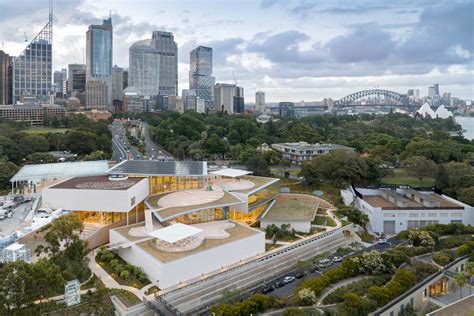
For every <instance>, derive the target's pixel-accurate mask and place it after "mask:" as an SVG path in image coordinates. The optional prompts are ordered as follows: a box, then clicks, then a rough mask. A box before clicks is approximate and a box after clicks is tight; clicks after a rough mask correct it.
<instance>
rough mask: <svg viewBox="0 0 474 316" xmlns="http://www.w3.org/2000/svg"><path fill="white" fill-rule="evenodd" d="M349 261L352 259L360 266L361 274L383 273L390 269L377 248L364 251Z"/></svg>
mask: <svg viewBox="0 0 474 316" xmlns="http://www.w3.org/2000/svg"><path fill="white" fill-rule="evenodd" d="M349 261H352V262H353V263H354V264H355V265H356V266H357V267H358V270H359V273H361V274H369V273H370V274H381V273H385V272H387V271H388V270H389V269H388V267H387V266H386V265H385V262H384V260H383V258H382V255H381V254H380V253H379V252H378V251H377V250H372V251H371V252H364V253H362V255H360V256H357V257H352V258H350V259H349Z"/></svg>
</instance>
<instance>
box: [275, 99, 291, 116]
mask: <svg viewBox="0 0 474 316" xmlns="http://www.w3.org/2000/svg"><path fill="white" fill-rule="evenodd" d="M278 113H279V115H280V116H281V117H294V116H295V104H294V103H293V102H280V103H278Z"/></svg>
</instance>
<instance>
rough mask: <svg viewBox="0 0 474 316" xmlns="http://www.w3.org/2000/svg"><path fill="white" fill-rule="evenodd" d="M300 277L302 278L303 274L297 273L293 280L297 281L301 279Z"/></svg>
mask: <svg viewBox="0 0 474 316" xmlns="http://www.w3.org/2000/svg"><path fill="white" fill-rule="evenodd" d="M302 277H304V273H303V272H298V273H296V274H295V278H297V279H301V278H302Z"/></svg>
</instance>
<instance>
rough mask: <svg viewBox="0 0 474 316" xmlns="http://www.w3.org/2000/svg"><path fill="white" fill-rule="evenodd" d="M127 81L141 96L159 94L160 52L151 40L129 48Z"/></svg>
mask: <svg viewBox="0 0 474 316" xmlns="http://www.w3.org/2000/svg"><path fill="white" fill-rule="evenodd" d="M128 80H129V84H130V86H132V87H135V88H137V89H138V91H140V93H141V94H142V95H146V96H156V95H158V94H159V93H160V52H159V51H158V50H157V49H156V48H155V47H154V46H153V43H152V41H151V40H149V39H148V40H142V41H138V42H136V43H134V44H133V45H132V46H130V50H129V68H128ZM163 94H165V93H163ZM172 95H174V94H172Z"/></svg>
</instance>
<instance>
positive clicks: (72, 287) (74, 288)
mask: <svg viewBox="0 0 474 316" xmlns="http://www.w3.org/2000/svg"><path fill="white" fill-rule="evenodd" d="M64 301H65V302H66V305H67V306H73V305H76V304H79V303H80V302H81V283H80V282H79V280H77V279H76V280H72V281H69V282H68V283H66V285H65V286H64Z"/></svg>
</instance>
